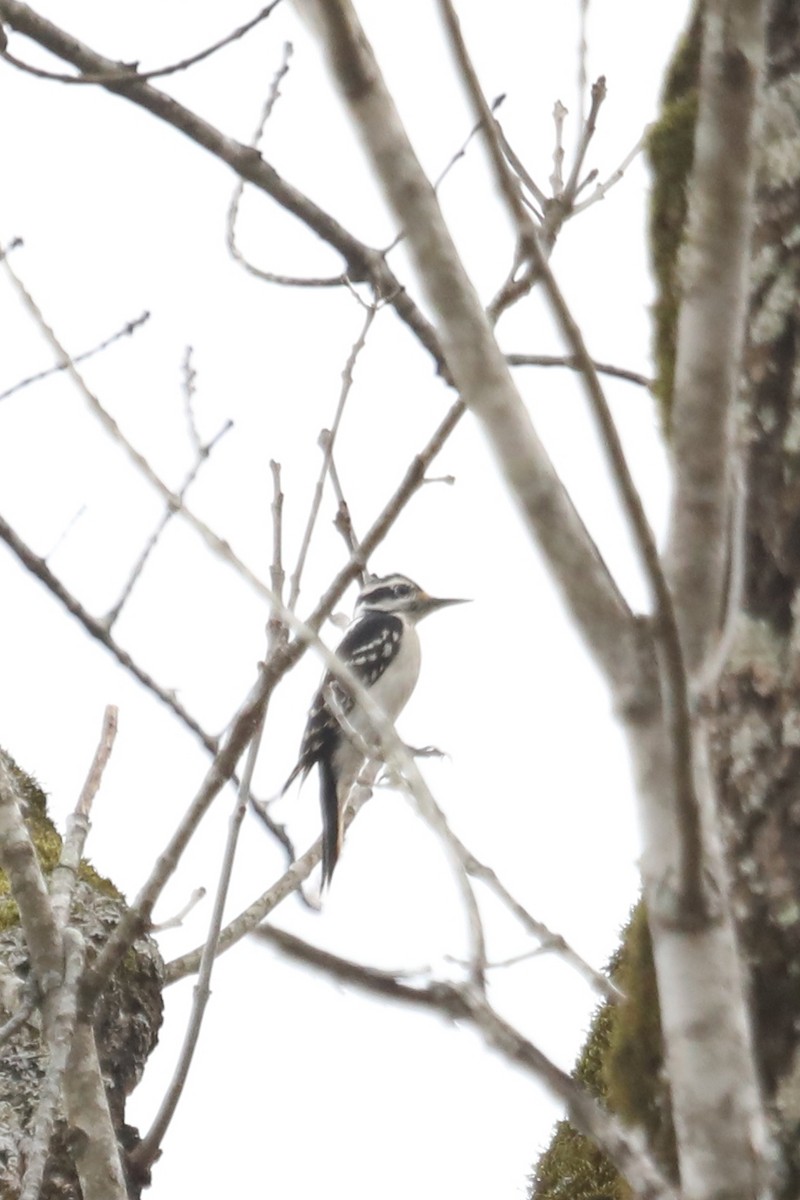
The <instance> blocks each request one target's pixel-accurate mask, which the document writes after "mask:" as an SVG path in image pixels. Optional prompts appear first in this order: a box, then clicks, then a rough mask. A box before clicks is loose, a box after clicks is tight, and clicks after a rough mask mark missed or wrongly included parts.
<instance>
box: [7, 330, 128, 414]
mask: <svg viewBox="0 0 800 1200" xmlns="http://www.w3.org/2000/svg"><path fill="white" fill-rule="evenodd" d="M149 320H150V313H149V312H143V313H142V315H141V316H140V317H136V318H135V319H134V320H133V321H128V323H127V325H123V327H122V329H118V330H117V332H116V333H112V335H111V337H107V338H106V339H105V341H102V342H100V343H99V344H98V345H97V346H93V347H92V349H91V350H83V351H81V353H80V354H76V355H75V356H74V358H73V360H72V361H73V362H76V363H79V362H85V361H86V359H87V358H93V357H94V355H95V354H101V353H102V351H103V350H107V349H108V347H109V346H113V345H114V342H118V341H120V339H121V338H124V337H130V336H131V334H133V333H135V332H136V330H137V329H140V328H141V326H142V325H144V324H145V322H147V321H149ZM66 369H67V368H66V363H56V365H55V366H54V367H47V368H46V369H45V370H44V371H37V372H36V374H35V375H28V377H27V378H26V379H21V380H20V381H19V383H15V384H14V386H13V387H10V388H6V390H5V391H4V392H0V400H7V399H8V397H9V396H13V395H14V393H15V392H21V391H22V389H23V388H26V387H29V386H30V385H31V384H32V383H39V382H40V380H42V379H47V378H49V376H51V375H57V374H58V372H59V371H65V370H66Z"/></svg>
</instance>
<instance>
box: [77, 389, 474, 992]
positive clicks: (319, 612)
mask: <svg viewBox="0 0 800 1200" xmlns="http://www.w3.org/2000/svg"><path fill="white" fill-rule="evenodd" d="M463 415H464V406H463V404H462V403H461V402H460V401H457V402H456V403H455V404H453V405H452V407H451V408H450V410H449V412H448V413H447V414H446V415H445V417H444V419H443V420H442V422H441V423H440V424H439V426H438V428H437V429H436V432H435V433H434V435H433V437H431V439H430V440H429V442H428V444H427V445H426V447H425V449H424V450H423V451H422V453H420V454H418V455H417V456H416V457H415V458H414V459H413V461H412V463H411V465H410V466H409V468H408V470H407V471H406V473H405V477H404V478H403V480H402V481H401V483H400V486H399V487H398V488H397V490H396V491H395V493H394V495H393V496H392V498H391V500H390V501H389V503H388V504H387V505H386V506H385V507H384V509H383V512H382V513H381V514H380V516H379V517H378V518H377V520H376V521H375V522H374V523H373V525H372V527H371V529H369V531H368V532H367V533H366V535H365V536H364V539H363V542H362V548H363V551H364V555H365V556H366V557H368V556H369V555H370V554H371V553H372V552H373V550H374V549H375V547H376V546H378V545H379V544H380V543H381V542H382V541H383V539H384V537H385V536H386V534H387V533H388V531H389V529H391V527H392V525H393V524H394V522H395V520H396V519H397V517H398V516H399V514H400V512H401V511H402V510H403V508H404V507H405V505H406V504H407V502H408V500H409V499H410V498H411V496H412V495H414V493H415V492H416V491H417V490H418V488H420V487H421V486H422V483H423V481H424V479H425V471H426V470H427V468H428V466H429V464H430V463H431V462H432V460H433V459H434V458H435V457H436V455H437V454H438V453H439V451H440V450H441V448H442V446H443V445H444V443H445V442H446V441H447V439H448V438H449V436H450V434H451V433H452V431H453V429H455V427H456V425H457V424H458V422H459V421H460V419H461V417H462V416H463ZM359 569H360V563H358V562H355V561H353V560H351V561H350V562H349V563H347V564H346V565H345V566H344V567H343V568H342V570H341V571H340V572H339V574H338V575H337V576H336V578H335V579H334V580H333V582H332V583H331V585H330V586H329V587H328V589H327V591H326V592H325V593H324V594H323V596H322V597H321V598H320V601H319V603H318V604H317V607H316V608H315V610H314V612H313V613H312V614H311V616H310V617H309V618H308V620H307V621H306V622H305V624H304V628H305V629H307V630H309V631H316V630H318V629H319V628H320V627H321V625H322V622H323V621H324V620H325V618H326V617H327V616H328V615H329V614H330V612H331V611H332V609H333V606H334V605H335V604H336V602H337V600H338V599H339V598H340V597H341V595H342V594H343V592H344V590H345V588H346V587H347V586H348V584H349V583H350V582H351V580H352V579H353V578H354V577H355V575H356V574H357V572H358V570H359ZM282 616H283V618H284V619H287V620H288V619H291V620H292V622H293V623H294V624H295V626H296V625H297V624H299V623H298V622H296V619H295V618H294V617H292V615H291V614H290V613H288V612H287V610H286V609H283V610H282ZM307 645H308V642H307V641H306V640H304V639H303V638H300V637H296V638H295V639H294V640H293V641H292V642H289V643H287V644H285V645H281V646H278V647H277V648H276V650H275V652H274V653H273V654H272V655H270V659H269V661H268V662H266V663H265V664H264V666H263V669H262V671H261V674H260V676H259V679H258V680H257V682H256V683H255V684H254V686H253V687H252V688H251V690H250V693H249V694H248V696H247V697H246V699H245V701H244V703H243V704H242V705H241V707H240V709H239V711H238V713H237V714H236V716H235V718H234V720H233V722H232V723H231V725H230V727H229V729H228V731H227V733H226V735H225V737H224V738H223V739H222V740H221V743H220V747H219V750H218V752H217V754H216V756H215V758H214V762H213V763H212V765H211V768H210V769H209V771H208V773H207V775H206V777H205V779H204V780H203V783H202V784H201V786H200V789H199V791H198V793H197V795H196V796H195V798H194V800H193V801H192V804H191V805H190V807H189V809H188V811H187V813H186V815H185V816H184V818H183V820H182V822H181V823H180V825H179V827H178V829H177V830H176V831H175V834H174V835H173V837H172V839H171V841H170V843H169V845H168V846H167V848H166V849H165V850H164V851H163V852H162V854H161V855H160V857H159V860H158V862H157V863H156V865H155V867H154V868H153V870H152V872H151V874H150V876H149V878H148V879H147V881H146V882H145V884H144V885H143V887H142V888H141V890H140V892H139V895H138V896H137V898H136V901H135V903H134V904H133V905H132V907H131V908H130V909H128V910H127V912H126V913H125V915H124V916H123V918H122V920H121V921H120V923H119V925H118V926H117V928H116V929H115V930H114V932H113V933H112V934H111V936H110V938H109V940H108V942H107V943H106V945H105V946H104V948H103V950H102V951H101V953H100V955H99V956H98V958H97V960H96V962H95V964H94V965H93V967H92V969H91V972H90V973H89V977H88V978H87V981H86V985H85V988H84V992H83V996H84V1003H85V1004H86V1005H91V1003H92V1002H93V1001H94V999H95V998H96V997H97V995H99V993H100V991H101V990H102V988H103V987H104V986H105V982H106V980H107V979H108V978H109V976H110V975H111V974H112V973H113V971H114V969H115V968H116V966H117V965H118V963H119V962H120V961H121V960H122V958H123V956H124V955H125V953H126V951H127V949H128V947H129V946H130V945H131V944H132V943H133V941H134V940H135V938H136V937H137V936H138V935H139V934H140V933H141V932H142V930H143V929H146V928H147V926H148V923H149V921H150V917H151V914H152V911H153V906H154V904H155V902H156V900H157V899H158V897H159V895H160V894H161V891H162V889H163V887H164V886H165V884H166V882H167V880H168V879H169V878H170V876H171V875H172V872H173V871H174V870H175V867H176V866H177V864H178V861H179V859H180V856H181V854H182V853H183V850H184V849H185V847H186V845H187V844H188V842H189V840H190V839H191V837H192V835H193V833H194V830H195V829H196V828H197V825H198V824H199V822H200V820H201V819H202V817H203V816H204V814H205V813H206V811H207V810H208V808H209V806H210V804H211V802H212V800H213V799H214V797H215V796H216V795H217V793H218V792H219V791H220V789H221V788H222V787H223V786H224V784H225V783H226V782H227V781H228V779H230V777H231V775H232V774H233V772H234V770H235V768H236V763H237V762H238V760H239V757H240V755H241V754H242V752H243V750H244V748H245V746H247V744H248V742H249V740H250V737H251V736H252V731H253V729H254V727H255V725H256V723H257V721H258V717H259V714H260V712H261V710H262V708H263V706H264V705H265V704H266V703H267V699H268V697H269V696H270V695H271V693H272V690H273V689H274V687H275V686H276V685H277V683H278V682H279V681H280V680H281V679H282V678H283V676H284V675H285V674H286V672H287V671H288V670H290V668H291V667H293V666H294V664H295V663H296V662H297V661H298V660H299V659H300V658H301V657H302V655H303V654H304V653H305V650H306V648H307ZM312 866H313V864H312ZM289 890H291V888H290V889H289Z"/></svg>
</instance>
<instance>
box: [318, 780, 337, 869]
mask: <svg viewBox="0 0 800 1200" xmlns="http://www.w3.org/2000/svg"><path fill="white" fill-rule="evenodd" d="M319 774H320V788H319V796H320V804H321V806H322V887H323V889H324V888H326V887H328V885H329V884H330V881H331V878H332V876H333V872H334V870H335V868H336V863H337V862H338V861H339V853H340V851H341V848H342V822H341V814H340V812H339V794H338V792H337V789H336V777H335V775H334V773H333V766H332V764H331V763H330V761H329V759H328V758H327V757H325V758H321V759H320V760H319Z"/></svg>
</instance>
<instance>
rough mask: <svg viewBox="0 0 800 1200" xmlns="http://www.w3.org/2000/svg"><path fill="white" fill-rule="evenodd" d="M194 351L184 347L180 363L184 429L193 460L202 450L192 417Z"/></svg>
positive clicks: (200, 440)
mask: <svg viewBox="0 0 800 1200" xmlns="http://www.w3.org/2000/svg"><path fill="white" fill-rule="evenodd" d="M193 354H194V349H193V348H192V347H191V346H187V347H186V351H185V353H184V355H183V362H182V363H181V374H182V376H183V389H182V390H183V407H184V412H185V413H186V427H187V429H188V430H189V441H190V442H191V443H192V447H193V449H194V453H195V458H198V459H199V458H200V456H201V454H202V450H203V442H202V439H201V437H200V434H199V432H198V429H197V421H196V420H195V415H194V398H195V394H196V392H197V371H196V370H195V367H194V362H193V361H192V356H193Z"/></svg>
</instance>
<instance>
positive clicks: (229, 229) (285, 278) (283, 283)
mask: <svg viewBox="0 0 800 1200" xmlns="http://www.w3.org/2000/svg"><path fill="white" fill-rule="evenodd" d="M293 53H294V47H293V46H292V44H291V42H285V43H284V47H283V60H282V62H281V64H280V66H279V67H278V70H277V71H276V72H275V75H274V77H273V79H272V82H271V83H270V85H269V91H268V92H267V98H266V100H265V101H264V104H263V106H262V109H261V115H260V116H259V119H258V124H257V125H256V128H255V132H254V133H253V136H252V137H251V139H250V143H249V144H250V146H252V148H253V149H254V150H257V149H258V147H259V146H260V144H261V139H262V138H263V136H264V129H265V127H266V124H267V121H268V120H269V118H270V117H271V116H272V112H273V109H274V108H275V105H276V104H277V102H278V98H279V96H280V94H281V93H280V85H281V82H282V80H283V79H284V77H285V76H286V75H288V73H289V63H290V60H291V57H292V54H293ZM244 186H245V180H244V179H243V178H240V179H239V180H238V182H237V184H236V187H235V188H234V189H233V195H232V196H231V202H230V204H229V205H228V213H227V217H226V219H225V245H226V246H227V247H228V253H229V254H230V256H231V258H232V259H233V260H234V261H235V262H237V263H239V265H240V266H241V267H243V268H244V269H245V271H247V273H248V275H253V276H254V277H255V278H256V279H261V280H263V281H264V283H275V284H278V285H279V286H280V287H311V288H329V287H344V285H345V284H346V282H347V276H346V275H343V274H339V275H333V276H322V277H313V276H312V277H309V276H298V275H280V274H277V273H276V272H275V271H265V270H264V269H263V268H262V267H257V266H256V265H255V263H252V262H251V261H250V259H249V258H247V257H246V256H245V255H244V254H243V253H242V251H241V250H240V249H239V245H238V243H237V241H236V226H237V224H238V221H239V208H240V206H241V203H242V197H243V195H244Z"/></svg>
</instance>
